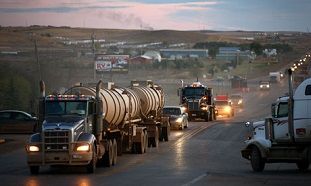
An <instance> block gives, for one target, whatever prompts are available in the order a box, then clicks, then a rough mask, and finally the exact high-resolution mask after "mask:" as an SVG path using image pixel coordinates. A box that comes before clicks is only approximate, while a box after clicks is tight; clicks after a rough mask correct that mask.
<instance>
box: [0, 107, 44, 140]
mask: <svg viewBox="0 0 311 186" xmlns="http://www.w3.org/2000/svg"><path fill="white" fill-rule="evenodd" d="M37 123H38V119H37V118H36V117H33V116H31V115H30V114H29V113H27V112H24V111H19V110H3V111H0V133H12V134H13V133H34V132H35V131H36V129H37Z"/></svg>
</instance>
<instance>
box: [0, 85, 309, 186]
mask: <svg viewBox="0 0 311 186" xmlns="http://www.w3.org/2000/svg"><path fill="white" fill-rule="evenodd" d="M283 92H286V85H285V84H280V85H274V89H271V90H270V91H258V90H252V91H251V92H249V93H245V94H244V98H245V104H246V105H245V107H244V108H237V109H236V115H235V117H234V118H218V120H217V121H214V122H203V121H196V122H190V123H189V128H188V129H185V130H183V131H172V133H171V137H170V141H169V142H163V143H160V147H159V148H149V149H148V152H147V153H146V154H142V155H140V154H124V155H123V156H121V157H118V163H117V165H116V166H114V167H110V168H102V167H100V168H98V169H97V170H96V172H95V174H86V173H85V169H84V168H82V167H78V168H77V167H69V168H68V167H44V168H42V169H41V170H40V174H39V175H37V176H31V175H30V174H29V170H28V167H27V164H26V157H25V152H24V149H23V147H22V146H18V145H17V144H19V145H21V144H22V141H23V140H24V138H23V136H19V138H20V139H19V140H18V141H19V142H20V143H15V144H14V146H15V150H11V151H10V150H7V151H6V152H3V151H1V149H2V147H3V146H2V145H3V144H2V145H1V146H0V164H1V166H0V179H1V182H2V183H5V185H32V186H36V185H81V186H82V185H85V186H87V185H170V186H174V185H176V186H177V185H224V186H225V185H282V186H283V185H310V184H311V176H310V175H311V171H308V172H306V173H301V172H299V171H298V169H297V168H296V165H295V164H280V163H277V164H267V165H266V168H265V171H264V172H262V173H254V172H253V171H252V169H251V166H250V163H249V161H247V160H245V159H243V158H242V157H241V155H240V150H241V149H242V148H243V147H244V143H243V141H244V140H245V134H246V130H247V129H246V128H245V127H244V122H245V121H248V120H255V119H260V118H264V117H266V116H268V115H269V112H270V105H271V103H272V102H273V101H274V100H275V99H276V98H277V97H278V96H280V94H281V93H283ZM11 143H13V142H11ZM8 144H9V143H8ZM6 145H7V144H6Z"/></svg>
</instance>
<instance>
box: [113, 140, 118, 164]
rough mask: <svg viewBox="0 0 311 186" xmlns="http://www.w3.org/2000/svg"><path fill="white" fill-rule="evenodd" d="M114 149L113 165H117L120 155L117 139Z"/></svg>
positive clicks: (114, 142)
mask: <svg viewBox="0 0 311 186" xmlns="http://www.w3.org/2000/svg"><path fill="white" fill-rule="evenodd" d="M112 149H113V156H112V165H116V164H117V157H118V144H117V140H116V139H113V143H112Z"/></svg>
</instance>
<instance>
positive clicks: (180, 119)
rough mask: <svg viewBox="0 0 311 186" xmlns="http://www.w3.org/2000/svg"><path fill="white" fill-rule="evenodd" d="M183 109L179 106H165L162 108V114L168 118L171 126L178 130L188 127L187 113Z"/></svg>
mask: <svg viewBox="0 0 311 186" xmlns="http://www.w3.org/2000/svg"><path fill="white" fill-rule="evenodd" d="M184 110H185V109H183V107H181V106H165V107H164V108H163V115H164V116H168V117H169V118H170V119H169V120H170V125H171V128H173V129H180V130H183V129H184V128H188V114H187V113H186V112H185V111H184Z"/></svg>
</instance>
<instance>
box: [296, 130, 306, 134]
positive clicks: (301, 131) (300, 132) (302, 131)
mask: <svg viewBox="0 0 311 186" xmlns="http://www.w3.org/2000/svg"><path fill="white" fill-rule="evenodd" d="M296 134H297V135H298V136H304V135H306V129H305V128H298V129H296Z"/></svg>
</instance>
